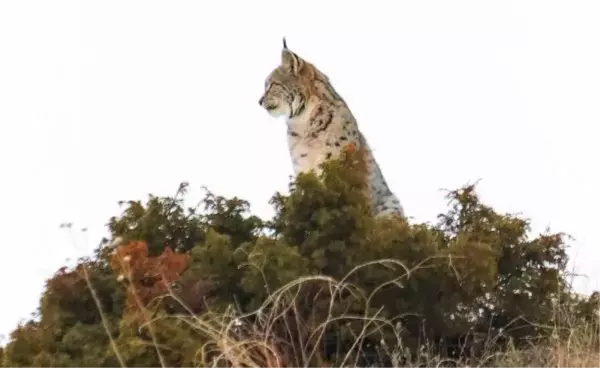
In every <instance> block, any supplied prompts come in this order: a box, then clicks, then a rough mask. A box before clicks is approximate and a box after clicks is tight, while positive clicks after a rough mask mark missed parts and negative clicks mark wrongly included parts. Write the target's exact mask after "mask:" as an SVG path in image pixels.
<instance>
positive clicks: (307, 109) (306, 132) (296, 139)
mask: <svg viewBox="0 0 600 368" xmlns="http://www.w3.org/2000/svg"><path fill="white" fill-rule="evenodd" d="M259 104H260V105H261V106H262V107H263V108H264V109H266V110H267V112H268V113H269V114H270V115H271V116H273V117H281V116H284V117H285V118H286V122H287V139H288V146H289V150H290V155H291V159H292V163H293V166H294V171H295V172H296V174H298V173H300V172H306V171H310V170H315V171H317V172H318V171H320V165H321V164H322V163H323V162H324V161H325V160H328V159H331V158H337V157H338V156H339V154H340V153H342V151H343V150H344V149H345V147H347V146H348V145H352V146H354V147H355V148H356V149H360V150H361V152H364V154H365V156H366V157H365V161H366V164H367V171H368V173H367V177H368V180H369V184H370V185H369V189H370V193H369V194H370V197H371V201H372V205H373V212H374V215H392V214H396V215H400V216H404V210H403V208H402V205H401V204H400V201H399V200H398V198H397V197H396V196H395V195H394V193H392V191H391V190H390V189H389V187H388V185H387V183H386V181H385V178H384V176H383V174H382V172H381V169H380V168H379V165H378V164H377V161H376V160H375V157H374V156H373V152H372V151H371V148H370V147H369V145H368V143H367V141H366V139H365V137H364V136H363V134H362V133H361V131H360V130H359V128H358V124H357V122H356V119H355V118H354V116H353V115H352V112H351V111H350V109H349V108H348V105H347V104H346V102H345V101H344V100H343V99H342V98H341V97H340V95H339V94H338V93H337V92H336V91H335V89H334V88H333V86H332V84H331V83H330V81H329V78H327V76H326V75H325V74H323V73H322V72H321V71H320V70H318V69H317V68H316V67H315V66H314V65H312V64H311V63H309V62H308V61H306V60H304V59H302V58H301V57H299V56H298V55H297V54H295V53H294V52H292V51H291V50H290V49H288V47H287V45H286V42H285V39H284V41H283V50H282V52H281V63H280V65H279V66H278V67H277V68H275V69H274V70H273V71H272V72H271V73H270V74H269V76H268V77H267V79H266V80H265V86H264V94H263V96H262V97H261V98H260V100H259Z"/></svg>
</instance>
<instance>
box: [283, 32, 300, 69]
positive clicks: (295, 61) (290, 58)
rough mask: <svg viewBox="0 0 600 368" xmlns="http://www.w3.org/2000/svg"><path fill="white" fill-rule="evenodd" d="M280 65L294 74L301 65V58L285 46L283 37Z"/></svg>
mask: <svg viewBox="0 0 600 368" xmlns="http://www.w3.org/2000/svg"><path fill="white" fill-rule="evenodd" d="M281 65H282V66H283V67H284V68H285V69H286V70H288V71H290V72H292V73H294V74H298V71H300V68H301V67H302V59H300V58H299V57H298V55H296V54H294V53H293V52H291V51H290V50H289V49H288V48H287V44H286V42H285V37H284V38H283V50H282V51H281Z"/></svg>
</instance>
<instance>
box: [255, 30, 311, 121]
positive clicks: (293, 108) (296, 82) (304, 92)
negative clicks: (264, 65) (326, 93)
mask: <svg viewBox="0 0 600 368" xmlns="http://www.w3.org/2000/svg"><path fill="white" fill-rule="evenodd" d="M316 73H318V71H317V70H316V69H315V68H314V67H313V66H312V65H311V64H310V63H308V62H307V61H305V60H303V59H302V58H300V57H299V56H298V55H296V54H295V53H293V52H292V51H290V49H288V48H287V45H286V42H285V38H284V39H283V50H282V51H281V64H280V65H279V66H278V67H277V68H275V70H273V71H272V72H271V74H269V76H268V77H267V79H266V80H265V91H264V94H263V95H262V97H261V98H260V100H259V101H258V103H259V104H260V105H261V106H262V107H263V108H265V109H266V110H267V111H268V112H269V114H271V116H273V117H280V116H286V117H288V118H292V117H294V116H297V115H298V114H300V113H301V112H302V111H303V110H304V107H305V104H306V103H307V101H308V98H309V97H310V95H311V84H312V83H311V82H312V79H314V76H315V74H316Z"/></svg>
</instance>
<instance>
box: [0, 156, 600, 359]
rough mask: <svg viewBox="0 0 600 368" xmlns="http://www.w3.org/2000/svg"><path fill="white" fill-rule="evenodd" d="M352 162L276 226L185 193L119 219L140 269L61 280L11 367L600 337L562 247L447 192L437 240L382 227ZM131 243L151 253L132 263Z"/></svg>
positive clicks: (65, 275)
mask: <svg viewBox="0 0 600 368" xmlns="http://www.w3.org/2000/svg"><path fill="white" fill-rule="evenodd" d="M356 162H357V160H356V157H354V156H353V155H349V156H348V157H346V158H343V159H341V160H339V161H330V162H329V163H327V164H325V165H324V170H323V173H322V174H321V175H320V177H317V176H315V175H314V174H312V173H311V174H301V175H299V176H298V177H297V178H296V179H295V180H294V181H293V182H292V183H291V184H290V192H289V195H287V196H285V195H282V194H279V193H277V194H276V195H275V196H273V199H272V201H271V203H272V205H273V207H274V209H275V212H276V214H275V215H274V217H273V218H272V219H269V220H268V221H266V220H262V219H259V218H258V217H256V216H252V215H250V209H249V204H248V203H247V202H246V201H243V200H241V199H239V198H230V199H227V198H223V197H220V196H217V195H214V194H212V193H210V192H208V193H207V195H206V196H205V198H204V200H203V201H202V203H201V204H200V205H199V206H197V207H193V208H188V207H186V205H185V195H186V190H187V184H182V185H181V186H180V189H179V191H178V192H177V194H176V195H175V196H174V197H164V198H163V197H155V196H150V198H149V199H148V201H146V203H144V204H142V203H141V202H140V201H130V202H126V203H123V205H125V206H126V207H125V209H124V211H123V213H122V214H121V215H120V216H118V217H113V218H111V219H110V221H109V225H108V227H109V230H110V232H111V237H112V239H110V240H111V241H112V240H114V239H116V238H120V239H122V245H119V246H118V247H121V249H124V252H125V251H128V252H130V253H127V254H130V256H129V259H130V258H131V257H134V258H135V257H137V258H135V262H134V261H130V260H129V259H125V258H123V257H121V258H119V259H118V260H115V254H116V253H115V246H111V245H110V244H109V241H108V240H106V241H105V242H104V243H103V244H102V245H101V246H100V247H99V248H98V249H97V251H96V253H95V255H94V256H93V257H92V258H91V259H82V260H81V261H80V263H79V265H78V266H77V267H76V268H75V269H73V270H67V269H61V270H59V272H57V273H56V275H55V276H54V277H53V278H51V279H50V280H48V282H47V284H46V289H45V291H44V294H43V296H42V298H41V303H40V307H39V318H37V319H36V320H35V321H30V322H28V323H25V324H23V325H21V326H19V327H18V328H17V329H16V330H15V331H14V332H13V333H12V334H11V336H10V337H11V340H10V342H9V343H8V345H7V346H6V347H5V349H4V350H3V351H0V353H1V354H0V358H1V359H2V361H3V364H4V365H5V366H33V365H36V366H117V365H119V364H124V365H127V366H160V365H168V366H191V365H195V366H203V365H210V364H216V365H251V364H258V365H263V366H273V365H294V366H299V365H305V364H306V365H312V366H314V365H322V364H330V365H339V364H344V365H365V364H378V365H390V364H394V365H398V364H403V362H405V361H409V360H411V359H413V358H414V357H415V356H418V355H419V354H424V351H425V350H427V354H429V353H434V354H438V355H440V356H442V357H452V358H459V357H460V358H468V357H478V356H481V355H482V354H483V352H484V351H486V349H487V348H489V346H488V344H490V343H492V342H493V343H494V344H496V347H498V346H499V347H500V348H502V346H509V345H510V347H511V348H514V346H518V345H519V344H526V343H528V342H529V341H530V340H531V339H532V338H539V337H540V336H541V337H543V336H546V335H548V334H549V331H556V329H549V326H557V325H561V324H564V323H566V322H567V321H566V318H567V317H566V316H565V313H557V311H565V310H567V311H571V312H572V313H567V314H566V315H567V316H568V317H569V318H573V317H574V316H576V317H577V318H580V319H585V320H587V321H589V322H591V323H595V324H597V323H598V310H597V303H598V301H597V298H598V294H594V295H592V296H590V297H589V298H586V297H580V296H578V295H576V294H575V293H574V292H573V291H572V290H571V289H570V287H569V285H568V283H567V282H566V280H567V276H568V275H567V273H566V269H565V267H566V263H567V255H566V252H565V248H566V243H565V239H566V237H565V235H564V234H562V233H546V234H540V235H538V236H531V235H530V234H529V232H530V231H529V222H528V220H527V219H523V218H521V217H518V216H514V215H510V214H500V213H498V212H496V211H494V210H493V209H492V208H491V207H489V206H487V205H485V204H483V203H481V201H480V199H479V198H478V196H477V194H476V191H475V187H474V186H466V187H463V188H460V189H458V190H455V191H450V192H448V194H447V199H448V210H447V212H446V213H443V214H440V215H439V217H438V222H437V223H435V224H409V223H407V222H406V220H404V219H400V218H395V217H394V218H373V217H372V216H370V215H369V214H370V209H369V206H368V203H369V201H368V200H367V199H366V198H365V197H364V195H363V193H364V187H363V183H364V176H363V174H362V173H363V171H362V170H360V165H356ZM136 241H139V242H142V243H136V244H138V245H139V244H144V245H143V247H146V248H144V249H147V252H146V251H145V250H144V249H142V250H141V251H137V250H136V252H138V253H135V252H134V250H133V248H127V247H128V246H129V244H133V243H134V242H136ZM138 248H139V247H138ZM166 248H170V249H172V250H173V251H175V253H168V252H165V249H166ZM136 249H137V248H136ZM144 252H146V253H144ZM123 254H125V253H123ZM173 254H180V255H185V265H186V266H185V268H184V271H182V272H179V271H176V272H175V271H174V270H173V269H170V267H175V266H173V265H175V264H176V263H177V264H178V267H179V266H181V265H182V263H181V262H182V261H181V259H178V261H177V262H176V263H175V261H173V259H175V258H174V257H175V256H174V255H173ZM119 262H120V263H119ZM127 262H129V263H127ZM125 263H127V264H125ZM115 264H117V266H115ZM118 264H120V265H121V266H118ZM125 266H127V267H125ZM169 270H170V271H173V272H174V273H173V274H176V275H177V276H176V277H175V276H171V277H170V278H169V280H168V282H166V281H165V280H166V279H165V278H164V277H165V276H164V275H165V273H166V272H168V271H169ZM86 275H87V276H86ZM119 275H121V276H120V277H119ZM132 275H137V276H135V277H134V276H132ZM161 277H162V278H161ZM121 279H123V280H122V281H120V280H121ZM173 280H175V281H173ZM142 289H143V290H144V291H143V293H142ZM91 291H94V294H93V293H92V292H91ZM142 294H143V295H142ZM594 303H595V304H594ZM424 346H425V347H427V349H424Z"/></svg>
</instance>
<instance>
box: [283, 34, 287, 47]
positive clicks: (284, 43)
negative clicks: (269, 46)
mask: <svg viewBox="0 0 600 368" xmlns="http://www.w3.org/2000/svg"><path fill="white" fill-rule="evenodd" d="M283 48H284V49H287V43H286V42H285V37H284V38H283Z"/></svg>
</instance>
